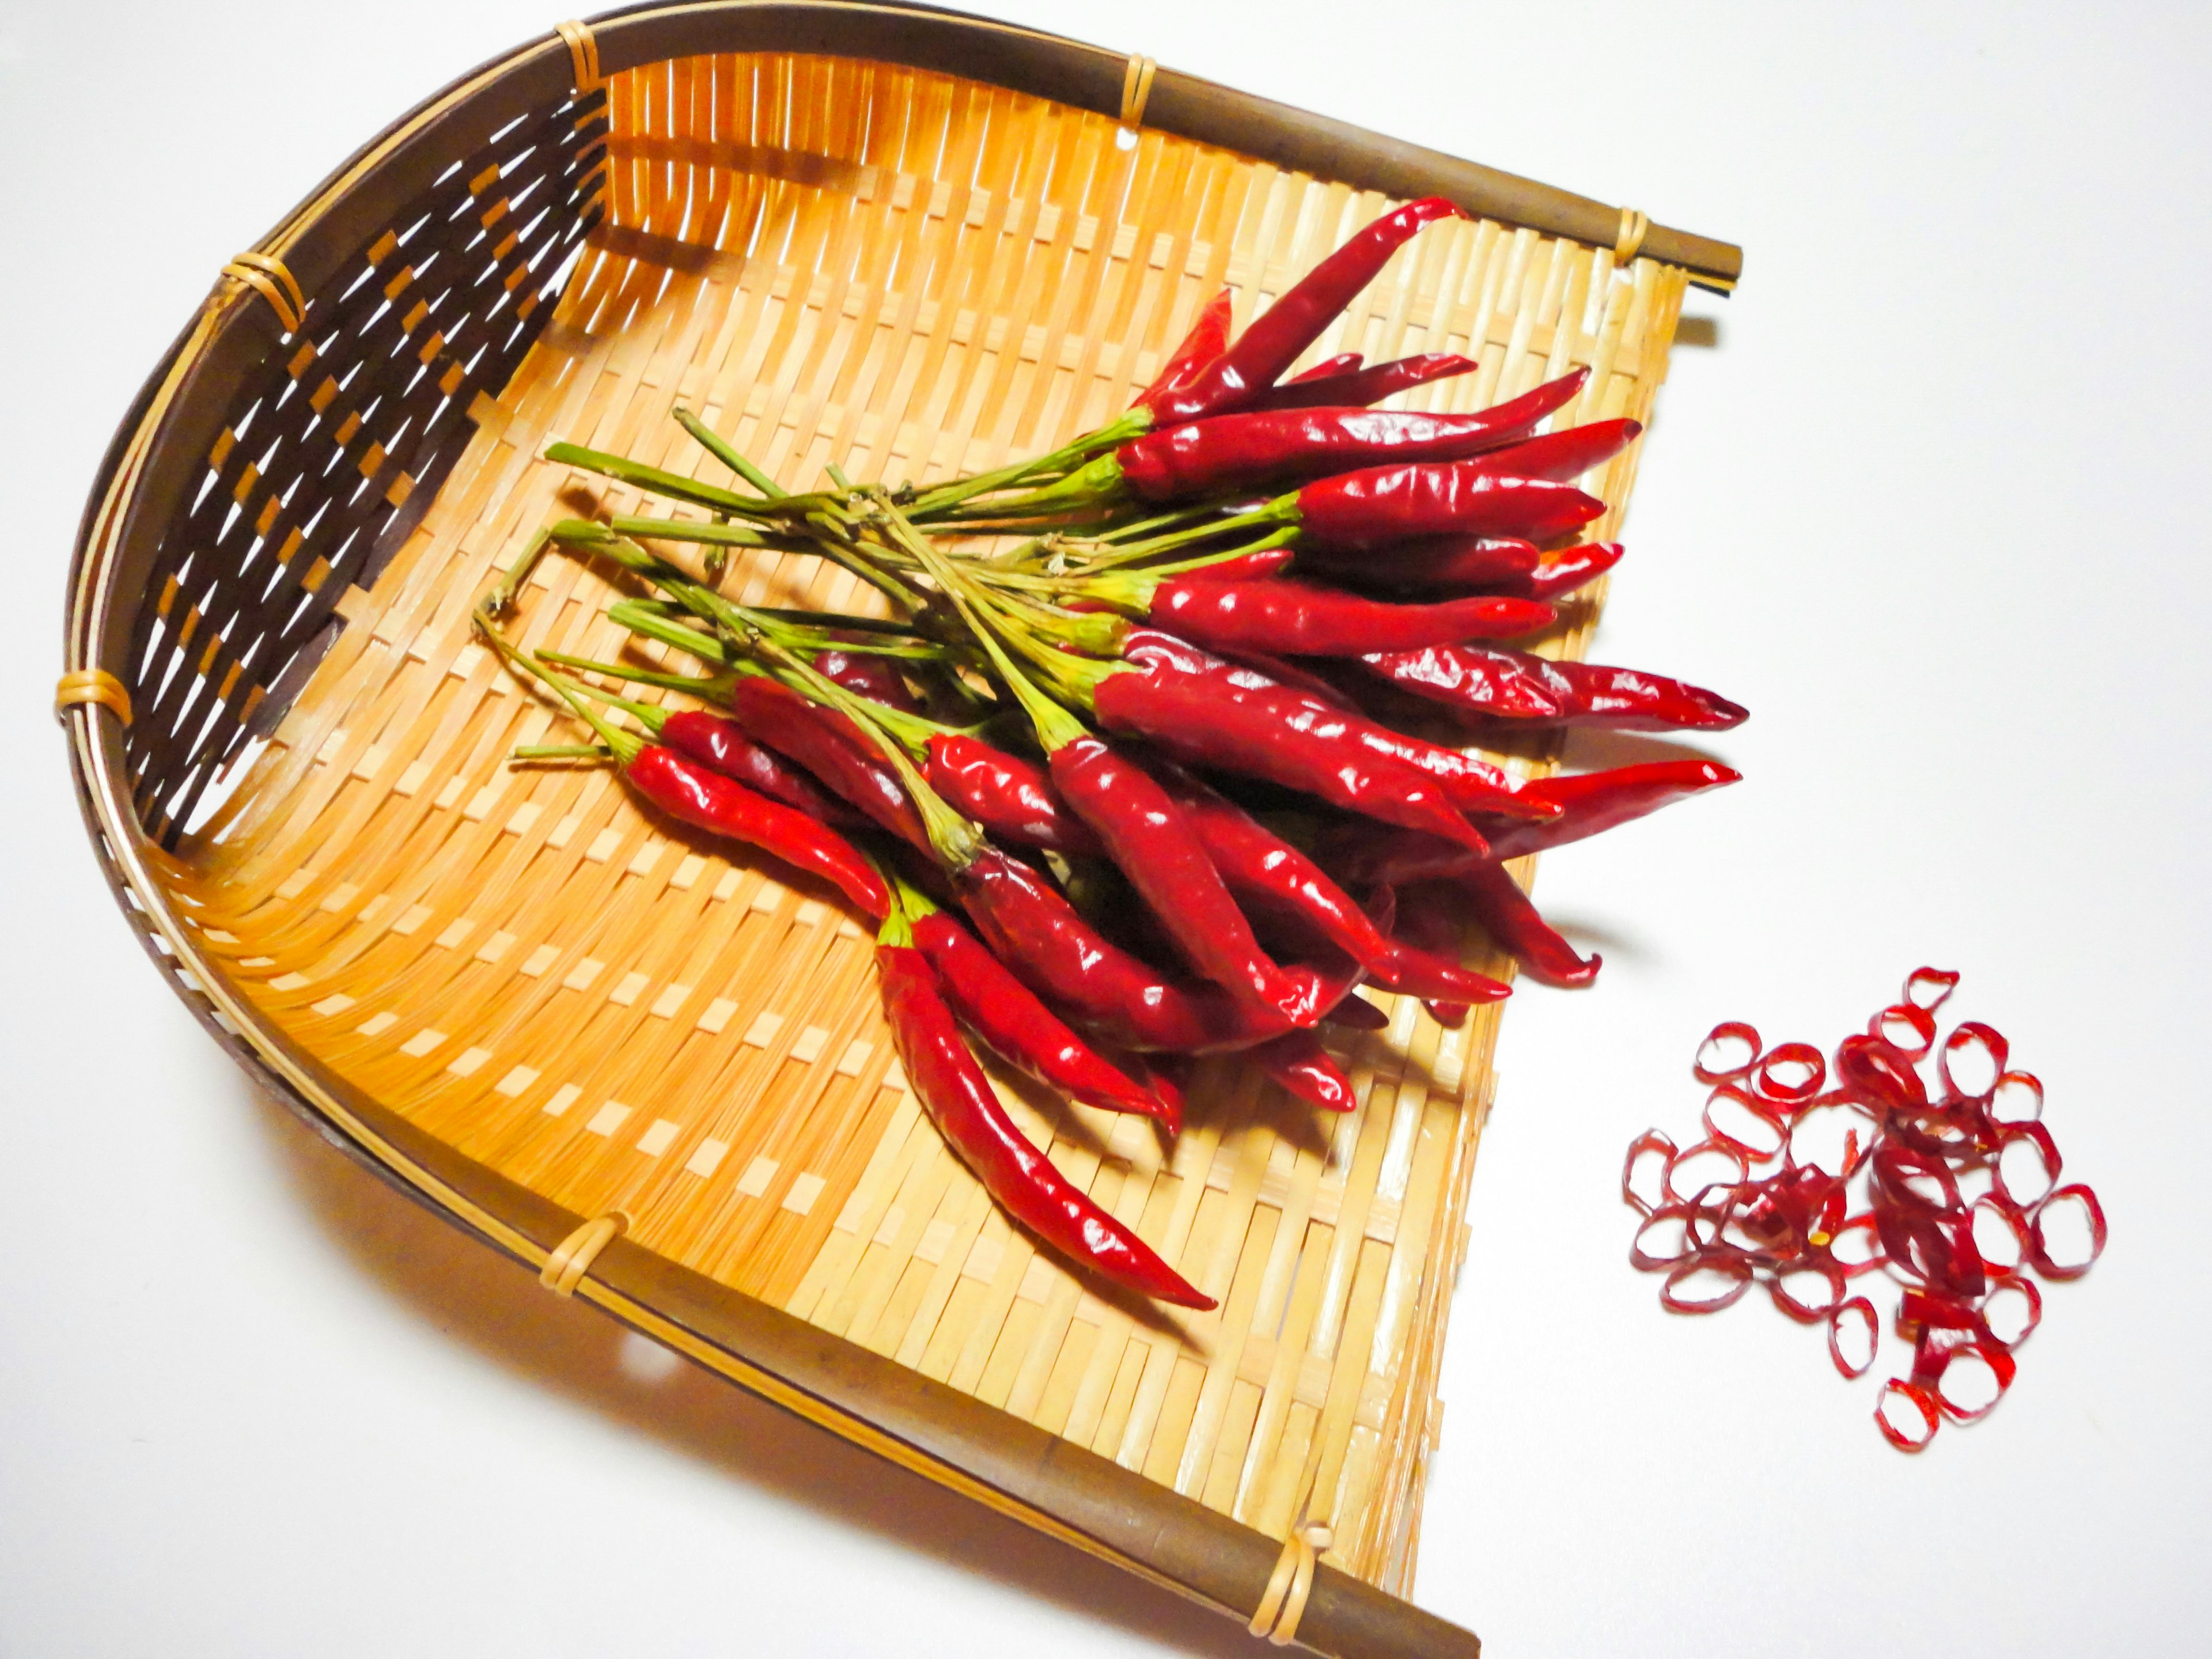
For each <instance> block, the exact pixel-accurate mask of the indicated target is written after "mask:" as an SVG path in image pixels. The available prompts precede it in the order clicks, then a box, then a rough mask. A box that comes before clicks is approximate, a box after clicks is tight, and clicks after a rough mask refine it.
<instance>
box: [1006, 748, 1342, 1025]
mask: <svg viewBox="0 0 2212 1659" xmlns="http://www.w3.org/2000/svg"><path fill="white" fill-rule="evenodd" d="M1050 765H1051V768H1052V781H1053V782H1054V784H1055V785H1057V786H1058V787H1059V789H1060V799H1063V800H1065V801H1066V803H1067V804H1068V805H1069V806H1071V807H1072V808H1073V809H1074V811H1075V812H1076V814H1077V815H1078V816H1079V817H1081V818H1082V819H1083V821H1084V822H1085V823H1087V824H1089V825H1090V826H1091V829H1092V831H1093V832H1094V833H1095V834H1096V835H1097V837H1098V839H1099V840H1100V841H1101V842H1103V843H1104V844H1105V846H1106V849H1107V851H1108V852H1109V854H1112V856H1113V860H1114V862H1115V864H1116V865H1117V866H1120V868H1121V873H1122V874H1123V875H1125V876H1127V878H1129V880H1130V882H1131V884H1133V886H1134V887H1135V888H1136V890H1137V891H1138V892H1139V894H1141V895H1142V896H1143V897H1144V899H1145V902H1146V903H1147V904H1149V905H1150V906H1151V907H1152V914H1153V915H1154V916H1156V917H1157V918H1158V920H1159V921H1160V924H1161V925H1162V926H1163V927H1165V928H1166V929H1167V932H1168V933H1169V936H1170V938H1172V939H1174V941H1175V944H1176V948H1177V949H1178V950H1180V951H1182V954H1183V956H1184V957H1186V958H1187V959H1188V961H1189V963H1190V964H1191V965H1192V966H1193V967H1194V968H1196V969H1198V971H1199V972H1200V973H1201V974H1203V975H1205V976H1206V978H1208V979H1210V980H1212V981H1213V982H1214V983H1215V984H1217V985H1218V986H1220V987H1223V988H1224V989H1225V990H1226V991H1228V992H1229V993H1230V994H1231V995H1232V996H1235V997H1237V998H1239V999H1241V1000H1243V1001H1244V1002H1246V1003H1247V1004H1248V1005H1249V1006H1251V1007H1253V1008H1254V1009H1255V1010H1261V1011H1273V1012H1276V1013H1279V1014H1280V1015H1281V1016H1282V1018H1283V1022H1284V1024H1285V1026H1288V1025H1291V1024H1298V1023H1299V1022H1298V1020H1297V1009H1298V1006H1299V1002H1300V987H1297V986H1296V985H1295V984H1294V983H1293V982H1292V981H1291V980H1290V979H1289V977H1288V976H1286V975H1285V974H1284V972H1283V970H1282V969H1281V968H1280V967H1279V966H1278V965H1277V964H1276V963H1274V962H1273V960H1272V959H1271V958H1270V957H1268V955H1267V952H1266V951H1262V950H1261V948H1260V942H1259V940H1257V939H1255V938H1254V937H1253V936H1252V925H1251V924H1250V923H1249V922H1248V921H1245V919H1244V914H1243V911H1241V910H1239V909H1238V908H1237V901H1236V900H1234V899H1232V898H1231V897H1230V896H1229V889H1228V887H1227V886H1226V885H1225V884H1224V883H1223V881H1222V879H1221V873H1220V872H1218V870H1216V869H1215V868H1214V867H1213V863H1212V860H1211V859H1209V858H1208V857H1207V856H1206V842H1205V841H1204V840H1203V839H1202V838H1201V837H1200V834H1199V832H1198V830H1197V829H1196V828H1195V827H1194V826H1193V825H1192V823H1190V821H1189V820H1188V818H1187V817H1184V815H1183V813H1182V810H1181V808H1179V807H1178V806H1177V805H1176V803H1175V801H1174V800H1173V799H1171V798H1170V796H1169V794H1168V793H1167V791H1165V790H1164V789H1163V788H1162V787H1160V786H1159V785H1158V783H1157V782H1155V781H1153V780H1152V778H1151V777H1150V776H1149V775H1147V774H1146V771H1145V769H1143V768H1142V767H1140V766H1139V765H1137V764H1136V763H1133V762H1132V761H1131V760H1129V759H1128V758H1127V757H1125V756H1122V755H1120V754H1117V753H1115V751H1114V750H1112V749H1111V748H1109V747H1108V746H1107V745H1106V744H1103V743H1102V742H1100V741H1099V740H1098V739H1097V738H1094V737H1090V736H1087V735H1086V736H1084V737H1079V738H1074V739H1073V740H1072V741H1069V742H1066V743H1062V744H1057V745H1056V746H1055V747H1054V749H1053V750H1052V754H1051V756H1050ZM1307 1023H1310V1021H1309V1022H1307Z"/></svg>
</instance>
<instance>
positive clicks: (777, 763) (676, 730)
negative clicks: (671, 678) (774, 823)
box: [648, 708, 866, 825]
mask: <svg viewBox="0 0 2212 1659" xmlns="http://www.w3.org/2000/svg"><path fill="white" fill-rule="evenodd" d="M648 723H650V722H649V721H648ZM654 735H655V736H657V737H658V738H659V739H660V741H661V742H663V743H665V744H667V745H668V746H669V747H670V748H671V749H673V750H678V752H680V753H682V754H685V755H688V756H690V757H691V758H692V759H693V760H695V761H697V762H698V763H700V764H701V765H702V766H704V767H707V768H709V769H712V770H714V771H716V772H720V774H721V775H723V776H724V777H726V778H734V779H735V780H736V781H738V782H739V783H742V784H744V786H745V787H747V788H749V789H752V790H754V791H756V792H757V793H760V794H763V795H766V796H767V797H768V798H769V799H770V800H774V801H781V803H782V804H783V805H786V806H788V807H791V808H793V810H794V811H800V812H804V813H805V814H806V815H807V817H811V818H813V819H816V820H817V821H818V822H820V823H833V824H838V825H850V824H854V823H864V822H866V820H864V819H863V818H862V817H860V814H859V813H857V812H854V811H852V810H851V809H850V808H848V807H847V806H846V805H844V804H843V803H842V801H836V800H833V799H830V798H829V796H828V795H826V794H824V793H823V792H822V790H821V788H820V787H818V786H817V784H816V783H815V781H814V780H813V779H811V778H810V777H808V776H807V775H806V774H805V773H804V772H801V771H799V770H798V769H796V768H795V767H791V766H787V765H786V764H785V763H783V762H782V761H781V760H779V759H777V758H776V757H775V756H774V755H773V754H770V753H769V751H768V750H765V749H763V748H762V747H761V746H760V744H757V743H755V742H754V741H753V740H752V739H751V738H749V737H747V736H746V735H745V733H744V727H742V726H739V725H738V723H737V722H736V721H735V720H727V719H725V718H724V717H723V716H721V715H720V714H708V713H706V712H705V711H704V710H702V709H697V708H685V709H680V710H678V711H677V712H676V713H674V714H667V715H664V716H662V717H661V719H660V720H659V730H658V731H657V732H655V733H654Z"/></svg>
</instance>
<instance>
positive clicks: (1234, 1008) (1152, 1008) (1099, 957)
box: [957, 850, 1356, 1054]
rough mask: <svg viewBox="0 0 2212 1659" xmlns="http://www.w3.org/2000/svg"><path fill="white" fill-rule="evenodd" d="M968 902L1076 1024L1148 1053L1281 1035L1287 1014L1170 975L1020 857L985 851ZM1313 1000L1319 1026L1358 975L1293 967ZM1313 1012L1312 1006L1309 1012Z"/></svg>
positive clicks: (982, 926)
mask: <svg viewBox="0 0 2212 1659" xmlns="http://www.w3.org/2000/svg"><path fill="white" fill-rule="evenodd" d="M957 881H958V885H959V889H960V894H961V898H962V902H963V903H964V904H965V905H966V906H967V908H968V914H969V916H970V917H971V918H972V919H973V920H974V921H975V927H976V929H977V931H978V932H979V933H981V934H982V936H983V938H984V939H985V940H986V941H987V943H988V944H989V945H990V946H991V948H992V949H993V950H994V951H997V952H998V954H999V957H1000V960H1001V961H1003V962H1004V963H1006V965H1007V967H1008V968H1010V969H1012V971H1013V972H1014V973H1015V974H1016V975H1018V976H1019V977H1020V978H1021V979H1022V980H1023V981H1024V982H1026V983H1027V984H1028V985H1029V986H1030V987H1031V988H1032V989H1034V990H1036V992H1037V993H1038V994H1040V995H1042V996H1045V997H1048V998H1049V999H1050V1000H1052V1001H1053V1002H1054V1003H1055V1004H1057V1005H1058V1006H1060V1007H1061V1008H1062V1009H1064V1010H1066V1012H1068V1013H1069V1014H1070V1015H1071V1016H1072V1017H1073V1019H1074V1020H1075V1022H1076V1024H1079V1025H1080V1026H1083V1027H1084V1028H1085V1029H1086V1030H1092V1031H1095V1032H1096V1033H1097V1035H1098V1036H1101V1037H1103V1038H1104V1039H1105V1040H1106V1041H1107V1042H1112V1043H1115V1044H1116V1045H1118V1046H1119V1047H1121V1048H1132V1049H1136V1050H1139V1051H1146V1050H1154V1049H1159V1050H1166V1051H1168V1052H1170V1053H1176V1054H1211V1053H1216V1052H1222V1051H1226V1050H1231V1049H1237V1048H1250V1047H1251V1046H1252V1045H1253V1044H1255V1043H1256V1042H1265V1041H1266V1040H1267V1038H1268V1037H1271V1036H1277V1035H1279V1033H1280V1032H1281V1030H1282V1029H1283V1026H1282V1021H1281V1019H1280V1018H1279V1017H1264V1018H1263V1017H1262V1016H1261V1015H1259V1014H1257V1013H1255V1012H1253V1011H1251V1010H1250V1009H1249V1008H1247V1007H1246V1006H1244V1005H1243V1004H1242V1003H1239V1002H1237V1001H1236V1000H1233V999H1232V998H1231V997H1230V996H1229V995H1228V994H1226V993H1225V992H1223V991H1221V990H1220V989H1219V988H1218V987H1214V986H1211V985H1204V984H1192V983H1188V982H1184V981H1176V980H1171V979H1170V978H1168V977H1167V976H1166V975H1163V974H1161V973H1160V972H1159V971H1158V969H1154V968H1153V967H1152V966H1151V965H1150V964H1149V963H1145V962H1141V961H1139V959H1138V958H1137V957H1133V956H1131V955H1130V954H1129V953H1128V952H1127V951H1124V950H1122V949H1121V947H1120V946H1119V945H1115V944H1114V943H1113V942H1112V941H1111V940H1109V939H1106V938H1105V937H1104V935H1103V934H1101V933H1099V932H1098V931H1097V929H1096V928H1094V927H1091V924H1090V923H1089V922H1087V921H1085V920H1084V919H1083V917H1082V915H1080V914H1079V912H1078V911H1077V910H1076V908H1075V907H1074V906H1073V905H1072V904H1070V903H1069V902H1067V900H1066V898H1064V897H1062V896H1060V894H1059V893H1057V892H1055V891H1054V890H1053V889H1052V887H1051V885H1050V884H1048V883H1047V882H1046V880H1045V879H1044V878H1043V877H1042V876H1040V875H1038V874H1037V872H1036V871H1034V870H1032V869H1030V867H1029V866H1027V865H1025V864H1023V863H1021V862H1020V861H1019V860H1015V859H1012V858H1009V857H1007V856H1006V854H1003V853H1000V852H997V851H995V850H990V851H986V852H985V853H984V854H982V855H981V857H979V858H977V859H976V860H975V862H974V863H973V864H971V865H969V866H968V868H967V869H965V870H963V871H962V872H960V874H959V876H958V878H957ZM1284 971H1285V973H1286V974H1288V975H1291V977H1292V978H1293V979H1294V980H1296V981H1297V982H1298V983H1299V984H1300V985H1301V986H1302V987H1305V990H1306V993H1307V995H1306V1000H1305V1001H1304V1003H1302V1004H1301V1006H1300V1008H1299V1010H1298V1016H1299V1023H1300V1024H1314V1023H1315V1022H1316V1021H1317V1020H1318V1019H1319V1018H1320V1017H1321V1015H1322V1012H1324V1011H1326V1010H1328V1009H1329V1008H1333V1007H1334V1006H1336V1005H1337V1003H1339V1002H1340V1001H1342V1000H1344V998H1345V997H1346V995H1348V994H1350V992H1351V989H1352V984H1353V983H1354V982H1355V979H1356V970H1355V973H1354V975H1353V976H1351V977H1340V978H1335V979H1324V978H1323V977H1322V975H1320V974H1318V973H1316V972H1315V971H1314V970H1313V969H1310V968H1306V967H1304V966H1300V965H1295V964H1294V965H1292V966H1291V967H1288V968H1285V969H1284ZM1309 1011H1310V1013H1309Z"/></svg>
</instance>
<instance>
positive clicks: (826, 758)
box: [730, 675, 931, 852]
mask: <svg viewBox="0 0 2212 1659" xmlns="http://www.w3.org/2000/svg"><path fill="white" fill-rule="evenodd" d="M730 713H731V714H732V715H733V716H734V717H735V718H736V720H737V722H738V725H740V726H743V727H744V729H745V730H746V732H749V733H750V734H751V735H752V736H753V737H755V738H758V739H759V740H760V741H761V742H763V743H764V744H767V745H768V746H769V748H771V749H773V750H775V751H776V752H777V753H779V754H781V755H785V756H788V757H790V758H791V759H793V760H795V761H797V762H798V763H799V764H800V765H801V766H804V767H805V769H807V770H808V771H810V772H811V773H812V774H813V775H815V776H816V777H817V778H818V779H820V780H821V781H822V782H823V784H824V785H826V786H827V787H829V790H830V791H831V793H835V794H836V795H837V796H838V797H840V798H841V799H843V800H845V801H847V802H848V803H849V804H851V805H854V806H857V807H858V808H860V811H863V812H865V813H866V814H867V815H868V817H871V818H872V819H873V820H874V821H875V822H876V823H878V824H879V825H880V826H882V827H883V828H884V829H888V830H890V832H891V834H893V835H895V836H898V837H899V838H900V839H901V840H902V841H905V842H909V843H911V844H912V845H914V846H915V847H918V848H921V850H922V851H924V852H928V851H930V850H931V848H930V844H929V834H928V831H927V830H926V829H924V828H923V827H922V823H921V813H920V812H919V811H916V810H915V805H914V802H913V800H912V799H910V798H909V797H908V794H907V793H906V786H905V785H903V784H902V783H901V782H900V781H899V779H898V774H897V773H896V772H894V771H893V770H892V769H891V768H890V763H887V762H886V761H884V759H883V758H882V757H881V756H880V755H879V754H878V752H877V751H876V749H875V745H874V744H872V743H871V742H869V740H868V738H867V737H866V734H864V733H863V732H861V730H860V727H859V726H855V725H854V724H853V722H852V720H851V719H850V718H849V717H848V716H847V715H845V714H842V713H841V712H840V711H838V710H836V709H835V708H823V707H822V706H821V705H820V704H818V703H811V702H808V701H807V700H806V699H805V697H802V696H799V693H798V692H796V691H793V690H791V688H790V687H788V686H787V685H784V684H781V682H779V681H776V680H772V679H769V678H767V677H766V676H765V675H750V676H746V677H744V678H740V679H739V680H738V682H737V684H734V685H733V686H732V687H731V689H730Z"/></svg>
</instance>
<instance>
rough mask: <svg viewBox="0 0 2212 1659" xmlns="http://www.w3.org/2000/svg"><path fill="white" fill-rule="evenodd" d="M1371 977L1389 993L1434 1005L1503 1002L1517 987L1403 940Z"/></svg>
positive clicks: (1439, 952) (1447, 1023) (1449, 1022)
mask: <svg viewBox="0 0 2212 1659" xmlns="http://www.w3.org/2000/svg"><path fill="white" fill-rule="evenodd" d="M1408 920H1409V921H1410V918H1409V919H1408ZM1370 979H1371V982H1373V983H1374V984H1376V985H1379V986H1381V987H1383V989H1384V990H1386V991H1397V992H1400V993H1401V994H1404V995H1407V996H1414V997H1419V998H1420V999H1421V1000H1422V1001H1424V1002H1427V1003H1432V1004H1434V1003H1443V1004H1466V1003H1474V1002H1500V1001H1503V1000H1504V999H1505V998H1507V997H1510V996H1511V995H1512V994H1513V987H1511V986H1510V985H1508V984H1506V983H1504V981H1501V980H1495V979H1492V978H1491V977H1490V976H1489V975H1487V974H1478V973H1476V972H1475V971H1474V969H1472V968H1467V967H1462V965H1461V964H1460V963H1456V962H1454V961H1453V960H1452V959H1451V958H1450V957H1447V956H1445V955H1443V953H1442V952H1441V951H1437V950H1431V949H1425V948H1424V947H1423V946H1421V945H1414V944H1410V943H1407V942H1405V941H1403V940H1401V941H1399V942H1398V943H1397V944H1396V945H1395V948H1394V949H1393V950H1392V951H1391V952H1390V954H1389V956H1387V957H1384V958H1383V960H1382V961H1380V962H1378V963H1376V964H1375V965H1374V967H1373V968H1372V969H1370ZM1442 1023H1443V1024H1446V1025H1455V1024H1458V1021H1457V1020H1449V1019H1448V1020H1443V1021H1442Z"/></svg>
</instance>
